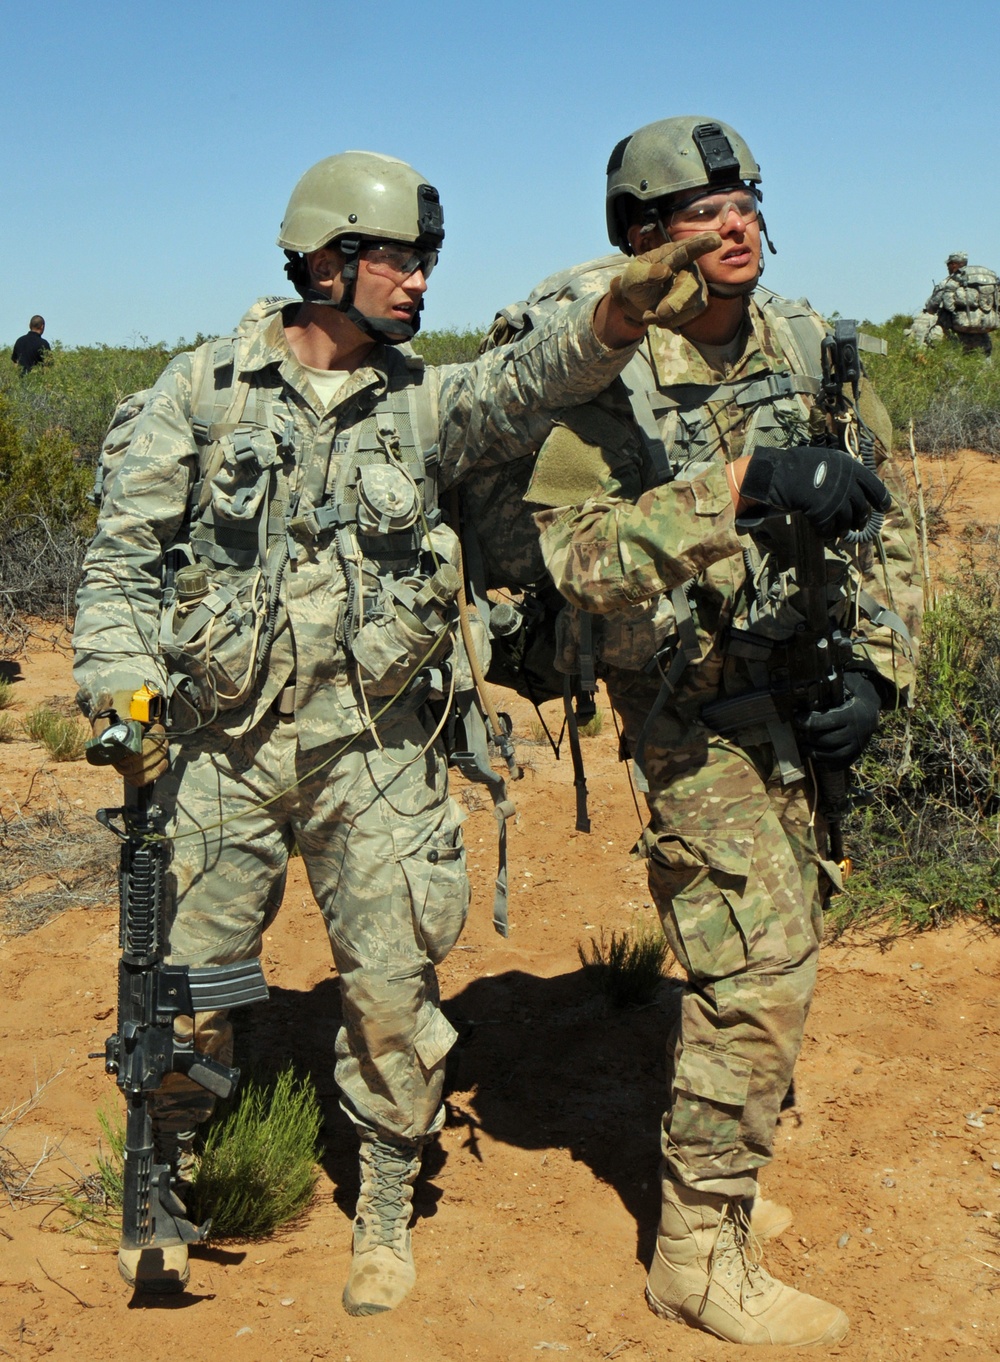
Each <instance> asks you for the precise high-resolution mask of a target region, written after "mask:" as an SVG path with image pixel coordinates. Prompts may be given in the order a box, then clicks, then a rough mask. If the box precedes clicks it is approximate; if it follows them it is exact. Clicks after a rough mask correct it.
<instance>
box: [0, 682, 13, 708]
mask: <svg viewBox="0 0 1000 1362" xmlns="http://www.w3.org/2000/svg"><path fill="white" fill-rule="evenodd" d="M13 703H14V687H13V685H12V684H11V683H10V682H9V681H3V680H0V709H10V707H11V705H12V704H13Z"/></svg>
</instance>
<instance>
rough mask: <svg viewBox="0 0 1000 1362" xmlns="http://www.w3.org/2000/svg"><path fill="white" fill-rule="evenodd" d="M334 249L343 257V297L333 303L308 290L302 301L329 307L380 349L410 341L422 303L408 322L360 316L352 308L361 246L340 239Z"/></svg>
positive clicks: (392, 318)
mask: <svg viewBox="0 0 1000 1362" xmlns="http://www.w3.org/2000/svg"><path fill="white" fill-rule="evenodd" d="M337 247H338V249H339V250H340V252H341V254H342V255H343V257H344V268H343V271H342V273H341V276H340V277H341V279H342V281H343V284H344V293H343V296H342V297H341V299H340V301H339V302H334V300H333V299H332V298H329V297H327V295H326V294H325V293H320V291H319V290H318V289H315V288H307V289H306V291H305V293H304V294H303V295H302V297H303V301H304V302H307V303H315V304H316V305H317V306H319V307H332V308H335V309H336V311H337V312H342V313H343V314H344V316H345V317H346V318H347V319H348V321H351V322H353V323H354V325H355V326H356V327H357V328H358V330H359V331H363V332H364V334H365V335H366V336H368V337H369V338H370V339H371V340H373V341H378V342H379V343H380V344H382V345H402V344H404V342H406V341H409V340H412V339H413V337H414V336H415V335H416V334H417V332H418V331H419V330H420V314H421V312H422V311H423V308H424V300H423V298H421V299H420V301H419V303H418V304H417V310H416V312H414V313H413V316H412V317H411V318H410V321H409V322H403V321H400V319H399V318H398V317H369V316H368V315H367V313H364V312H361V311H359V310H358V308H356V307H355V306H354V290H355V288H356V286H357V282H358V254H359V251H360V242H358V243H357V245H356V246H354V244H353V242H349V241H347V240H344V239H343V238H342V239H341V240H340V241H338V242H337ZM352 247H353V249H352Z"/></svg>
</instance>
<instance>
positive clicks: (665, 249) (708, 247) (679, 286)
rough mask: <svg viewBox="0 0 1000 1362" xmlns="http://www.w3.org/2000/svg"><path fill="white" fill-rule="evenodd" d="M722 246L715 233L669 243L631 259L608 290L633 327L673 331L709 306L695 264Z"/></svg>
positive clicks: (700, 275)
mask: <svg viewBox="0 0 1000 1362" xmlns="http://www.w3.org/2000/svg"><path fill="white" fill-rule="evenodd" d="M721 245H722V237H721V236H719V234H718V232H699V233H698V234H697V235H696V236H691V237H686V238H685V239H684V240H683V241H668V242H667V244H666V245H665V246H657V247H655V248H654V249H653V250H651V251H646V252H645V253H644V254H642V255H637V256H636V257H635V258H634V259H633V260H630V261H629V263H628V264H627V265H626V267H625V270H624V273H622V274H618V275H615V277H614V279H612V281H611V284H610V286H609V289H608V291H609V293H610V294H611V296H612V298H613V299H614V300H615V302H616V303H617V304H618V306H619V307H620V308H621V310H622V312H623V313H624V314H625V316H626V317H627V319H628V320H629V321H630V322H632V323H634V325H636V326H664V327H668V328H669V329H670V330H673V331H676V330H677V328H678V327H681V326H684V325H686V323H687V322H689V321H691V320H692V319H693V318H695V317H697V316H698V315H699V314H700V313H702V312H704V311H705V308H706V307H707V306H708V286H707V285H706V283H705V280H704V279H703V278H702V274H701V270H699V268H698V266H697V265H696V264H695V263H694V262H695V261H696V260H697V259H698V257H699V256H700V255H705V254H706V253H707V252H708V251H714V250H717V249H718V248H719V247H720V246H721Z"/></svg>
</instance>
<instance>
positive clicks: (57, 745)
mask: <svg viewBox="0 0 1000 1362" xmlns="http://www.w3.org/2000/svg"><path fill="white" fill-rule="evenodd" d="M24 731H25V732H26V733H27V735H28V737H29V738H31V740H32V741H33V742H40V743H41V744H42V746H43V747H44V748H45V749H46V750H47V751H48V753H49V755H50V756H51V757H53V758H54V759H55V760H56V761H78V760H79V759H80V757H82V756H83V749H84V746H85V745H86V742H87V739H88V738H89V737H90V732H89V730H88V729H87V728H86V727H85V726H84V724H82V723H81V722H80V721H79V720H78V719H67V718H65V717H64V716H63V715H62V714H57V713H56V712H55V710H54V709H49V708H47V706H45V705H39V706H38V707H37V708H36V709H33V710H32V711H31V712H30V714H28V715H27V716H26V717H25V720H24Z"/></svg>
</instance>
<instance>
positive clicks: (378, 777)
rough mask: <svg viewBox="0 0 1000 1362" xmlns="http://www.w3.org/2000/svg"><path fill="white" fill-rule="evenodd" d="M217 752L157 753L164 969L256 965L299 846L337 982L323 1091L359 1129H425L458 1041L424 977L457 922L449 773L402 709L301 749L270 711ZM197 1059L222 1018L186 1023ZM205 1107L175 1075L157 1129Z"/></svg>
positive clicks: (448, 944)
mask: <svg viewBox="0 0 1000 1362" xmlns="http://www.w3.org/2000/svg"><path fill="white" fill-rule="evenodd" d="M226 741H227V745H226V747H225V750H217V749H213V750H209V749H207V748H198V747H194V746H192V745H190V744H183V745H180V746H179V747H178V748H176V749H172V754H171V755H172V763H171V768H170V770H169V772H168V773H167V774H166V775H165V776H164V777H163V778H162V779H161V780H160V781H159V783H158V785H157V790H156V794H157V801H158V803H159V804H160V806H161V808H162V809H163V812H164V818H165V826H166V831H167V834H168V836H169V837H170V838H171V842H170V848H171V855H170V866H169V874H168V887H169V892H170V898H171V902H172V905H173V906H172V912H171V918H170V922H169V940H168V950H169V956H168V958H169V960H170V961H171V962H172V963H176V964H190V965H205V964H226V963H228V962H231V961H236V960H244V959H247V958H248V957H251V956H254V955H257V954H259V952H260V947H261V937H262V933H263V931H264V929H265V927H266V926H267V925H268V924H269V923H270V922H271V921H272V920H273V918H274V916H275V914H276V913H277V911H278V909H279V907H280V906H281V898H282V893H283V890H284V884H285V872H286V868H287V862H288V854H289V849H290V847H291V846H292V845H293V843H294V844H295V845H297V847H298V849H299V851H300V853H301V855H302V859H303V861H304V863H305V867H306V871H307V873H308V875H309V882H310V886H311V888H312V891H313V893H314V894H315V896H316V900H317V902H318V904H319V906H320V909H321V911H322V913H323V917H324V919H325V921H326V926H327V931H328V934H329V938H330V944H331V946H332V949H333V958H334V962H335V964H336V967H337V971H338V973H339V975H340V994H341V1006H342V1012H343V1025H342V1027H341V1029H340V1031H339V1033H338V1036H337V1044H336V1050H337V1067H336V1080H337V1084H338V1086H339V1088H340V1091H341V1095H342V1104H343V1105H344V1108H345V1110H346V1111H347V1112H348V1114H349V1115H350V1116H351V1117H352V1119H353V1120H354V1121H355V1122H356V1123H357V1124H358V1125H360V1126H363V1127H367V1128H370V1129H374V1130H375V1131H377V1132H380V1133H381V1134H383V1135H386V1136H390V1137H392V1136H396V1137H402V1138H406V1139H416V1138H419V1137H421V1136H422V1135H425V1134H427V1133H428V1132H430V1131H432V1130H435V1129H437V1128H438V1127H439V1126H440V1123H441V1120H442V1116H443V1109H442V1103H441V1094H442V1089H443V1083H444V1060H445V1056H446V1055H447V1053H448V1050H449V1049H450V1048H451V1045H452V1043H453V1042H454V1040H455V1031H454V1029H453V1028H452V1026H451V1025H450V1023H449V1022H448V1020H447V1019H446V1017H445V1016H444V1014H443V1013H442V1012H441V1010H440V1008H439V1005H438V988H437V978H436V975H435V970H434V966H435V964H436V963H438V962H439V961H441V960H443V959H444V957H445V956H446V955H447V954H448V952H449V951H450V950H451V948H452V946H453V945H454V944H455V942H456V941H457V939H458V936H459V934H460V932H461V930H462V927H463V925H464V923H465V917H466V913H467V911H468V903H469V887H468V879H467V876H466V867H465V850H464V847H463V844H462V836H461V829H460V824H461V815H460V814H459V811H458V808H457V806H456V805H455V803H454V801H453V800H452V799H450V798H449V795H448V781H447V769H446V766H445V763H444V761H443V759H442V757H441V756H440V754H439V753H438V752H437V751H436V749H435V748H433V747H430V748H429V750H427V751H424V749H425V748H427V747H428V734H427V732H426V731H425V729H424V726H423V725H422V723H421V722H420V719H419V717H418V716H416V715H409V716H403V717H401V718H398V719H397V720H395V722H394V723H393V724H392V725H391V727H386V728H385V729H384V731H382V734H381V741H382V745H381V746H377V745H376V744H375V743H374V742H373V741H372V740H371V739H370V738H368V737H364V738H361V739H357V740H355V741H354V743H353V744H352V745H351V746H350V747H349V748H348V749H347V750H346V751H344V752H340V754H339V755H336V754H337V753H338V750H339V749H340V748H341V747H342V746H343V744H342V743H335V744H331V745H330V746H329V747H325V748H324V747H320V748H313V749H310V750H308V751H306V752H301V751H300V750H299V747H298V744H297V741H296V725H295V721H294V719H282V720H279V719H278V718H277V717H276V716H274V715H270V714H269V715H268V716H267V717H266V718H265V720H264V722H263V723H262V724H261V725H260V726H259V727H258V728H257V729H255V730H254V731H253V732H251V733H249V734H247V735H245V736H244V737H241V738H236V739H232V740H226ZM196 1037H197V1038H196V1044H197V1046H198V1048H199V1049H202V1050H207V1051H208V1052H209V1053H210V1054H212V1055H214V1056H215V1057H217V1058H219V1059H221V1060H223V1062H226V1061H227V1059H228V1057H229V1055H230V1054H231V1047H232V1042H231V1030H230V1027H229V1024H228V1021H227V1020H226V1018H225V1014H221V1013H203V1014H199V1016H198V1018H197V1019H196ZM211 1105H212V1104H211V1098H210V1096H209V1095H208V1094H206V1093H205V1090H204V1089H202V1088H200V1087H196V1086H195V1085H194V1084H192V1083H191V1081H190V1080H189V1079H187V1078H184V1077H183V1076H181V1075H179V1074H171V1075H170V1076H169V1078H168V1080H167V1083H166V1085H165V1088H164V1089H162V1090H161V1092H160V1093H159V1094H158V1097H157V1106H156V1119H157V1125H158V1127H159V1128H160V1129H161V1130H162V1129H164V1128H168V1129H174V1130H183V1129H186V1128H188V1127H190V1126H191V1125H193V1124H195V1123H196V1122H197V1121H199V1120H203V1119H205V1117H206V1116H207V1115H208V1114H209V1113H210V1111H211Z"/></svg>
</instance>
